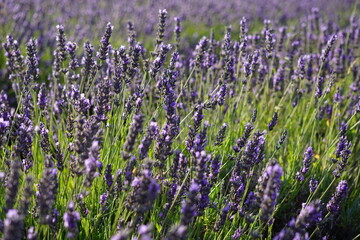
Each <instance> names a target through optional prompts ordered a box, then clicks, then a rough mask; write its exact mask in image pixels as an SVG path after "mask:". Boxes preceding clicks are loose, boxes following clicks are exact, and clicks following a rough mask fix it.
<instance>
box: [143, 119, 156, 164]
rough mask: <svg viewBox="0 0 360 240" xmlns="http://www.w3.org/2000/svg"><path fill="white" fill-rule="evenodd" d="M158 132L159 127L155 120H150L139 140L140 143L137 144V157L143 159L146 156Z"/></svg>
mask: <svg viewBox="0 0 360 240" xmlns="http://www.w3.org/2000/svg"><path fill="white" fill-rule="evenodd" d="M158 134H159V128H158V125H157V123H156V122H155V121H151V122H150V123H149V126H148V129H147V131H146V134H145V136H144V137H143V139H142V140H141V144H140V145H139V158H140V159H144V158H146V157H147V155H148V152H149V149H150V145H151V142H152V141H153V140H154V139H156V138H157V136H158Z"/></svg>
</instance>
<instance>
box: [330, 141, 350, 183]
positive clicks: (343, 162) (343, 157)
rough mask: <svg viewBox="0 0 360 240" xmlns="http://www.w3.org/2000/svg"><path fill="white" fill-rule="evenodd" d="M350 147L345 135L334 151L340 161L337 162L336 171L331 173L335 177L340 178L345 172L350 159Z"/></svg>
mask: <svg viewBox="0 0 360 240" xmlns="http://www.w3.org/2000/svg"><path fill="white" fill-rule="evenodd" d="M351 147H352V144H351V142H350V141H349V140H348V139H347V137H346V135H342V136H341V137H340V139H339V142H338V145H337V147H336V150H335V155H336V157H337V158H340V161H338V162H337V166H336V169H335V170H334V172H333V174H334V175H335V177H340V175H341V173H342V172H343V171H344V170H345V167H346V166H347V162H348V160H349V158H350V154H351Z"/></svg>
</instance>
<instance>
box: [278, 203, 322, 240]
mask: <svg viewBox="0 0 360 240" xmlns="http://www.w3.org/2000/svg"><path fill="white" fill-rule="evenodd" d="M321 220H322V212H321V203H320V201H319V200H315V201H313V202H311V203H310V204H309V205H307V206H305V204H304V205H303V208H302V209H301V211H300V213H299V215H298V216H297V217H296V219H294V218H293V219H292V220H291V221H290V222H289V223H288V224H287V227H285V228H283V229H282V230H281V231H280V233H278V234H277V235H276V236H275V237H274V238H273V239H274V240H287V239H289V240H290V239H308V233H307V228H311V227H312V226H313V225H314V224H316V223H319V222H320V221H321Z"/></svg>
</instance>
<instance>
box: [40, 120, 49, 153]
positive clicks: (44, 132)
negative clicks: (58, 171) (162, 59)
mask: <svg viewBox="0 0 360 240" xmlns="http://www.w3.org/2000/svg"><path fill="white" fill-rule="evenodd" d="M38 134H39V135H40V136H41V141H40V146H41V148H42V150H43V151H44V152H45V153H49V152H50V141H49V130H48V129H47V128H46V127H45V125H44V123H42V122H40V126H39V128H38Z"/></svg>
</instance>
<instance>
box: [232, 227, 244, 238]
mask: <svg viewBox="0 0 360 240" xmlns="http://www.w3.org/2000/svg"><path fill="white" fill-rule="evenodd" d="M242 235H243V232H242V229H241V228H238V229H236V230H235V232H234V234H233V235H231V239H233V240H239V239H240V237H241V236H242Z"/></svg>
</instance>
